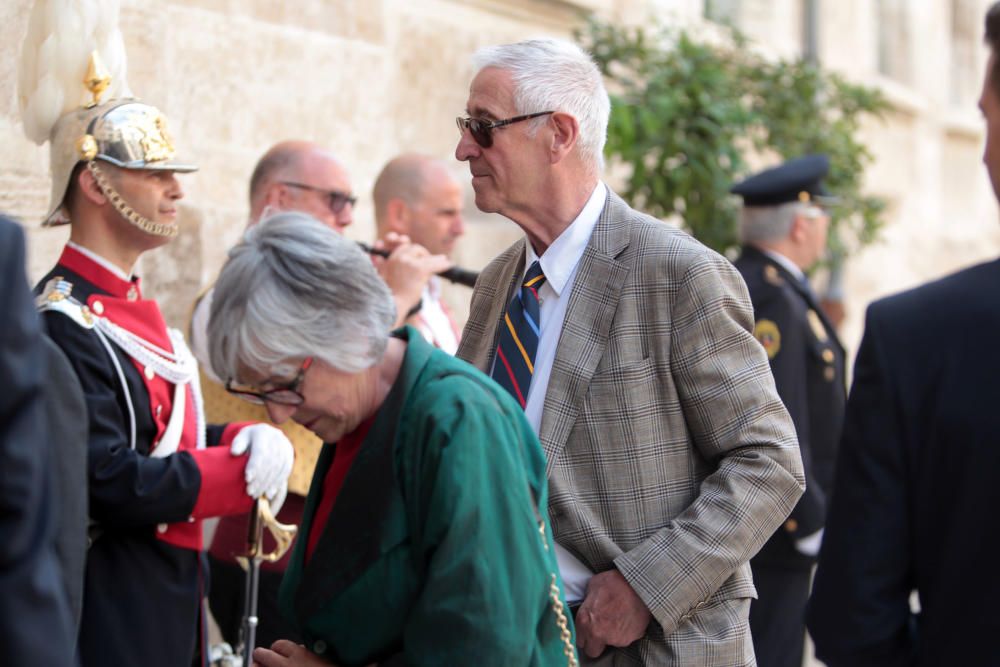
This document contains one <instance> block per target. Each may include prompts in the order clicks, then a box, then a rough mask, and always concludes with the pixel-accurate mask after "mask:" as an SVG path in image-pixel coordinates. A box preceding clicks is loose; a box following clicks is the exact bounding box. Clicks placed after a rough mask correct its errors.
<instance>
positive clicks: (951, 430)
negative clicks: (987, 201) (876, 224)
mask: <svg viewBox="0 0 1000 667" xmlns="http://www.w3.org/2000/svg"><path fill="white" fill-rule="evenodd" d="M997 508H1000V261H994V262H991V263H988V264H982V265H980V266H976V267H973V268H971V269H967V270H965V271H962V272H960V273H957V274H955V275H952V276H950V277H947V278H945V279H943V280H940V281H937V282H934V283H930V284H928V285H925V286H923V287H920V288H918V289H915V290H912V291H909V292H905V293H903V294H900V295H897V296H894V297H891V298H888V299H885V300H882V301H879V302H876V303H875V304H873V305H872V306H871V307H870V308H869V309H868V317H867V323H866V327H865V335H864V340H863V341H862V343H861V348H860V350H859V352H858V359H857V365H856V367H855V380H854V386H853V388H852V390H851V395H850V398H849V400H848V406H847V416H846V418H845V424H844V437H843V440H842V442H841V448H840V453H839V457H838V463H837V472H836V479H835V483H834V493H833V499H832V504H831V507H830V512H829V517H828V519H827V529H826V535H825V539H824V543H823V549H822V551H821V553H820V561H819V568H818V571H817V574H816V581H815V585H814V589H813V598H812V600H811V603H810V610H809V617H808V624H809V630H810V631H811V633H812V636H813V638H814V640H815V643H816V654H817V656H818V657H819V658H820V659H821V660H823V661H824V662H826V664H827V665H828V667H847V666H850V667H866V666H869V665H870V666H872V667H874V666H876V665H877V666H878V667H894V666H897V665H919V666H925V665H926V666H928V667H930V666H931V665H977V666H978V665H997V664H1000V645H998V643H997V642H998V633H1000V604H998V601H1000V578H998V577H997V562H998V556H1000V531H998V529H997V525H996V521H995V520H994V517H993V514H992V513H993V512H994V511H996V510H997ZM914 590H915V591H917V592H918V593H919V601H920V608H921V611H920V613H919V614H916V613H913V612H912V611H911V607H910V595H911V591H914Z"/></svg>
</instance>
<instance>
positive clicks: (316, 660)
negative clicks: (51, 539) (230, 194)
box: [209, 213, 575, 667]
mask: <svg viewBox="0 0 1000 667" xmlns="http://www.w3.org/2000/svg"><path fill="white" fill-rule="evenodd" d="M394 317H395V312H394V306H393V301H392V297H391V295H390V293H389V290H388V289H387V288H386V286H385V284H384V283H383V282H382V281H381V280H380V279H379V277H378V275H377V273H376V272H375V269H374V268H373V266H372V265H371V262H370V260H369V258H368V257H367V256H366V255H365V254H364V253H363V252H362V251H361V250H360V249H359V248H358V247H357V246H356V245H355V244H354V243H352V242H350V241H348V240H346V239H344V238H342V237H341V236H339V235H337V234H336V233H334V232H332V231H330V230H329V229H327V228H326V227H324V226H323V225H322V224H320V223H319V222H317V221H315V220H314V219H312V218H310V217H309V216H307V215H304V214H301V213H283V214H280V215H277V216H275V217H273V218H271V219H270V220H267V221H265V222H263V223H261V224H260V225H258V226H256V227H254V228H252V229H251V230H249V231H248V232H247V234H246V237H245V238H244V240H243V241H242V242H241V243H240V244H239V245H237V246H236V247H235V248H233V249H232V250H231V251H230V253H229V261H228V262H227V263H226V265H225V267H224V268H223V270H222V274H221V275H220V277H219V280H218V283H217V284H216V288H215V298H214V302H213V304H212V314H211V321H210V324H209V339H210V352H211V360H212V366H213V368H214V370H215V372H216V373H217V374H218V375H219V377H221V378H228V381H227V383H226V388H227V389H228V390H229V391H230V392H232V393H234V394H237V395H239V396H241V397H243V398H246V399H247V400H250V401H253V402H256V403H262V404H264V405H266V407H267V411H268V413H269V414H270V416H271V418H272V419H273V420H274V421H275V422H278V423H281V422H283V421H285V420H287V419H293V420H295V421H296V422H298V423H300V424H302V425H303V426H305V427H307V428H309V429H311V430H312V431H313V432H315V433H316V434H317V435H319V436H320V437H321V438H322V439H323V441H324V442H325V443H327V444H325V445H324V448H323V452H322V453H321V455H320V459H319V462H318V464H317V467H316V473H315V475H314V477H313V481H312V486H311V488H310V490H309V496H308V499H307V500H306V508H305V513H304V516H303V525H302V526H301V531H300V535H301V539H299V540H298V541H297V544H296V545H295V548H294V552H293V554H292V559H291V562H290V564H289V567H288V571H287V573H286V575H285V579H284V582H283V584H282V589H281V596H280V602H281V607H282V610H283V612H284V613H285V615H286V616H287V617H288V618H289V619H290V620H292V621H293V622H294V623H295V624H296V625H297V626H298V628H299V630H300V632H301V635H302V636H303V637H304V638H305V641H306V644H305V645H304V646H302V645H298V644H295V643H293V642H290V641H285V640H279V641H277V642H275V643H274V644H273V645H272V646H271V648H270V649H265V648H258V649H256V650H255V651H254V655H253V657H254V661H255V663H256V664H259V665H262V666H263V667H272V666H277V665H282V666H284V665H328V664H331V663H332V664H337V665H368V664H372V663H378V664H404V663H405V664H407V665H458V664H479V665H518V666H522V665H557V664H567V662H570V664H572V661H574V660H575V656H574V655H573V642H572V635H571V627H570V625H569V623H570V621H569V619H567V614H565V613H563V610H562V605H563V599H562V594H561V592H560V588H559V586H560V584H559V581H558V578H557V575H556V572H557V567H556V562H555V557H554V555H553V553H554V552H553V548H552V537H551V532H550V531H549V528H548V525H547V520H546V511H545V508H546V506H547V489H546V483H545V458H544V456H543V454H542V451H541V447H540V445H539V444H538V441H537V439H536V438H535V436H534V434H533V432H532V430H531V428H530V426H529V425H528V423H527V421H526V420H525V418H524V414H523V412H522V411H521V409H520V408H519V407H518V405H517V404H516V403H515V402H514V401H513V399H511V397H510V396H509V395H508V394H507V392H505V391H504V390H503V389H501V388H500V387H499V386H497V385H495V384H493V382H492V381H491V380H489V379H488V378H487V377H486V376H485V375H482V374H481V373H479V372H478V371H477V370H475V369H474V368H472V367H471V366H469V365H467V364H466V363H464V362H462V361H459V360H456V359H453V358H452V357H450V356H448V355H447V354H445V353H443V352H441V351H440V350H436V349H434V348H432V347H430V345H428V344H427V343H426V342H424V340H423V339H422V338H421V336H420V335H419V334H418V333H416V332H415V331H414V330H413V329H410V328H409V327H407V328H405V329H401V330H398V331H395V332H392V333H390V328H391V326H392V323H393V320H394ZM540 526H542V530H539V528H540Z"/></svg>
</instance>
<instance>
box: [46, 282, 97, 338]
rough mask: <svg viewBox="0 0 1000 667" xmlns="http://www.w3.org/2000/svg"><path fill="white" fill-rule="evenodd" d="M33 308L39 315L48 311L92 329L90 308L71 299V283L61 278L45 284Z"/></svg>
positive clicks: (92, 316) (92, 319)
mask: <svg viewBox="0 0 1000 667" xmlns="http://www.w3.org/2000/svg"><path fill="white" fill-rule="evenodd" d="M35 308H37V309H38V312H40V313H44V312H45V311H48V310H54V311H57V312H60V313H62V314H63V315H66V316H67V317H69V318H70V319H71V320H73V321H74V322H76V323H77V324H79V325H80V326H82V327H83V328H85V329H93V328H94V324H95V322H94V315H93V313H91V312H90V308H88V307H87V306H85V305H84V304H82V303H80V302H79V301H78V300H76V299H75V298H73V283H71V282H69V281H68V280H66V279H64V278H63V277H62V276H56V277H54V278H52V280H50V281H49V282H47V283H45V289H43V290H42V292H41V294H39V295H38V296H36V297H35Z"/></svg>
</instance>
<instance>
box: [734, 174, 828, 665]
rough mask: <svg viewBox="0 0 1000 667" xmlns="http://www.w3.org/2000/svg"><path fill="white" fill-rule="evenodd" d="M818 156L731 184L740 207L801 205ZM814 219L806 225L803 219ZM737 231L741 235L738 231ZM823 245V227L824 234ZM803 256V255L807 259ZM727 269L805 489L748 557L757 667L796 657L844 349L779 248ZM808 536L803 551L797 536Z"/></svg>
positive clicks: (755, 249)
mask: <svg viewBox="0 0 1000 667" xmlns="http://www.w3.org/2000/svg"><path fill="white" fill-rule="evenodd" d="M827 169H828V162H827V160H826V158H825V156H811V157H807V158H800V159H799V160H793V161H791V162H788V163H786V164H785V165H782V166H781V167H777V168H775V169H771V170H768V171H765V172H762V173H761V174H758V175H756V176H754V177H752V178H750V179H747V180H746V181H744V182H743V183H740V184H738V185H736V186H734V187H733V192H734V193H736V194H739V195H741V196H743V198H744V206H746V207H770V206H781V205H783V204H787V203H790V202H799V203H802V204H805V205H807V206H809V205H813V204H812V202H814V201H815V200H817V199H819V200H822V197H823V196H824V195H825V192H824V191H823V189H822V185H821V179H822V177H823V176H824V175H825V174H826V172H827ZM807 224H815V223H812V222H810V223H807ZM745 233H746V232H745ZM823 237H824V238H823V243H822V245H823V246H825V233H824V234H823ZM810 259H812V258H811V257H810ZM736 268H737V269H738V270H739V272H740V274H741V275H742V276H743V279H744V280H745V281H746V284H747V289H748V290H749V292H750V299H751V301H752V302H753V308H754V336H755V337H756V338H757V340H758V341H759V342H760V343H761V345H762V346H763V347H764V349H765V350H766V351H767V356H768V359H769V360H770V363H771V371H772V372H773V374H774V380H775V385H776V386H777V389H778V394H779V395H780V396H781V400H782V401H783V402H784V403H785V407H787V408H788V411H789V413H790V414H791V416H792V420H793V421H794V422H795V429H796V433H797V434H798V436H799V447H800V450H801V452H802V462H803V466H804V468H805V473H806V490H805V493H804V494H803V495H802V498H801V499H799V502H798V504H797V505H796V506H795V509H794V510H792V513H791V515H790V516H789V517H788V519H787V520H786V521H785V523H784V524H783V526H782V527H781V528H779V529H778V531H777V532H776V533H775V534H774V535H773V536H772V537H771V539H770V540H768V542H767V543H766V544H765V545H764V547H763V548H762V549H761V550H760V552H759V553H758V554H757V555H756V556H755V557H754V558H753V559H752V560H751V562H750V564H751V568H752V570H753V574H754V583H755V585H756V586H757V589H758V595H759V598H758V600H756V601H755V602H754V603H753V605H752V606H751V613H750V624H751V630H752V632H753V635H754V646H755V649H756V651H757V654H758V656H757V657H758V661H759V664H760V665H761V667H772V666H773V665H795V667H798V666H799V665H801V662H802V647H803V642H804V613H805V605H806V601H807V599H808V596H809V580H810V576H811V572H812V567H813V565H814V564H815V562H816V555H815V553H816V551H817V549H818V543H819V539H820V536H821V533H819V531H820V530H821V529H822V528H823V525H824V522H825V517H826V504H827V500H826V497H827V494H829V492H830V490H831V488H832V485H833V470H834V464H835V460H836V451H837V444H838V441H839V438H840V430H841V423H842V421H843V415H844V405H845V402H846V398H847V393H846V388H845V376H844V348H843V346H842V345H841V343H840V341H839V339H838V338H837V332H836V330H835V329H834V327H833V325H832V324H831V323H830V321H829V320H828V318H827V317H826V315H825V314H824V312H823V309H822V308H821V307H820V304H819V303H818V301H817V299H816V297H815V294H814V293H813V290H812V288H811V287H810V286H809V283H808V280H807V278H806V276H805V275H804V273H803V272H802V270H801V268H800V267H797V266H796V264H795V263H794V262H793V261H792V260H791V259H789V258H788V257H785V256H783V255H781V254H780V253H778V252H774V251H772V250H768V249H767V248H762V247H760V246H758V245H753V244H746V245H744V247H743V249H742V252H741V254H740V257H739V258H738V259H737V261H736ZM809 536H814V537H815V538H816V539H815V542H816V544H815V547H814V548H812V549H807V550H805V551H803V550H802V549H801V548H800V547H799V546H797V544H796V543H797V541H798V540H802V539H803V538H808V537H809Z"/></svg>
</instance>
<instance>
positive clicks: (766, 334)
mask: <svg viewBox="0 0 1000 667" xmlns="http://www.w3.org/2000/svg"><path fill="white" fill-rule="evenodd" d="M753 337H754V338H756V339H757V340H758V341H759V342H760V344H761V345H762V346H764V351H765V352H767V358H768V359H774V357H775V356H776V355H777V354H778V351H779V350H781V332H780V331H779V330H778V325H777V324H775V323H774V322H772V321H771V320H757V323H756V324H755V325H754V327H753Z"/></svg>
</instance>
